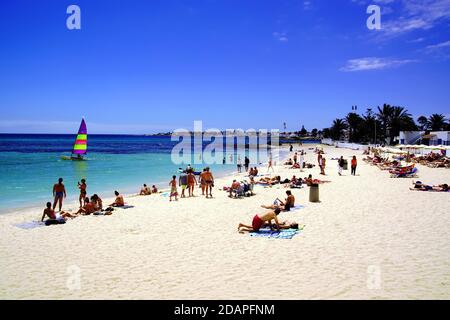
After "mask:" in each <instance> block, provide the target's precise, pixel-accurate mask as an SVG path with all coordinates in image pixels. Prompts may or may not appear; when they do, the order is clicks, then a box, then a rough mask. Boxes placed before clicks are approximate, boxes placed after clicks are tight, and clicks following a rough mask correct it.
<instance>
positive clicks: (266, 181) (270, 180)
mask: <svg viewBox="0 0 450 320" xmlns="http://www.w3.org/2000/svg"><path fill="white" fill-rule="evenodd" d="M280 182H281V177H280V176H276V177H273V178H269V177H262V178H261V179H259V180H258V181H257V182H256V183H259V184H264V185H268V186H271V185H274V184H279V183H280Z"/></svg>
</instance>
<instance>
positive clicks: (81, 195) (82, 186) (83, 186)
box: [78, 179, 87, 208]
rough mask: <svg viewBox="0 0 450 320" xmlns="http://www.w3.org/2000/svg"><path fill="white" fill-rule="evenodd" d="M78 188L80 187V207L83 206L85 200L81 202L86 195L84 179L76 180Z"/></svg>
mask: <svg viewBox="0 0 450 320" xmlns="http://www.w3.org/2000/svg"><path fill="white" fill-rule="evenodd" d="M78 189H80V197H79V199H78V200H79V201H80V208H81V207H83V205H84V204H86V202H84V203H82V202H83V201H84V200H85V199H86V195H87V191H86V189H87V184H86V179H81V183H79V182H78Z"/></svg>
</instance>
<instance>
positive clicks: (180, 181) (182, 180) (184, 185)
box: [178, 173, 188, 198]
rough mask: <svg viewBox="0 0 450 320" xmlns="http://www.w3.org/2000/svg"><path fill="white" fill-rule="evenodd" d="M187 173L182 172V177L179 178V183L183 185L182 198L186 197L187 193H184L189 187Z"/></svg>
mask: <svg viewBox="0 0 450 320" xmlns="http://www.w3.org/2000/svg"><path fill="white" fill-rule="evenodd" d="M187 179H188V178H187V175H186V174H185V173H182V174H181V175H180V177H179V178H178V184H179V185H180V187H181V198H186V195H185V194H184V190H186V188H187Z"/></svg>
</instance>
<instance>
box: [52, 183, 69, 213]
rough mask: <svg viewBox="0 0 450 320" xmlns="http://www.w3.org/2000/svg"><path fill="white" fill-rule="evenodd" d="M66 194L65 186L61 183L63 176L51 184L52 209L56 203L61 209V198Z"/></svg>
mask: <svg viewBox="0 0 450 320" xmlns="http://www.w3.org/2000/svg"><path fill="white" fill-rule="evenodd" d="M66 196H67V194H66V188H65V187H64V184H63V178H59V179H58V183H56V184H55V185H54V186H53V197H54V199H55V200H54V201H53V210H55V208H56V204H57V203H59V211H61V209H62V204H63V199H64V198H65V197H66Z"/></svg>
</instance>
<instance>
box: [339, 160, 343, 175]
mask: <svg viewBox="0 0 450 320" xmlns="http://www.w3.org/2000/svg"><path fill="white" fill-rule="evenodd" d="M342 170H344V157H343V156H341V158H340V159H339V160H338V174H339V175H340V176H342Z"/></svg>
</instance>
